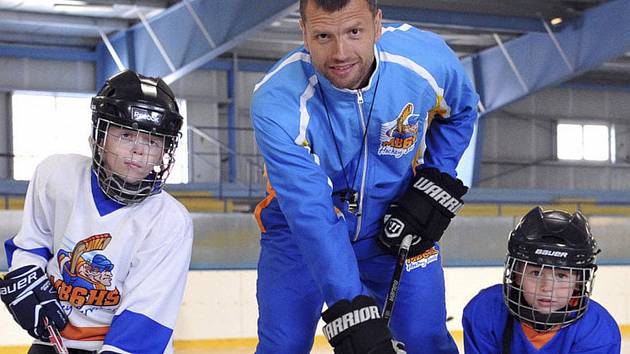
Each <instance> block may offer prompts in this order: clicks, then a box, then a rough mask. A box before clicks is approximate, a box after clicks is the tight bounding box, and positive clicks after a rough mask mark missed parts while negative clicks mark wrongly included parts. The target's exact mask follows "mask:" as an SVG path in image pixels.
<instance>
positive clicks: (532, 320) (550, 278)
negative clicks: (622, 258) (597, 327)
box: [503, 255, 595, 332]
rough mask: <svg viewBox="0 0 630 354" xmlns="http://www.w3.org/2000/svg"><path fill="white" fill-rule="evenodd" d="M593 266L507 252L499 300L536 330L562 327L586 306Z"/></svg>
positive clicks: (543, 330)
mask: <svg viewBox="0 0 630 354" xmlns="http://www.w3.org/2000/svg"><path fill="white" fill-rule="evenodd" d="M594 271H595V268H594V267H593V268H591V267H588V268H577V267H560V266H555V265H549V264H538V263H533V262H529V261H527V260H524V259H519V258H515V257H512V256H510V255H508V256H507V258H506V261H505V269H504V273H503V300H504V302H505V304H506V305H507V307H508V309H509V310H510V312H511V313H512V315H513V316H515V317H516V318H518V319H519V320H520V321H521V322H522V323H524V324H525V325H527V326H529V327H531V328H533V329H534V330H536V331H539V332H546V331H549V330H552V329H554V328H557V327H558V326H559V327H566V326H568V325H570V324H571V323H573V322H575V321H577V320H578V319H580V318H581V317H582V316H583V315H584V313H585V312H586V310H587V308H588V301H589V298H590V296H591V293H592V289H593V279H594Z"/></svg>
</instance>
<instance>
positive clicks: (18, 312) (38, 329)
mask: <svg viewBox="0 0 630 354" xmlns="http://www.w3.org/2000/svg"><path fill="white" fill-rule="evenodd" d="M0 299H2V302H4V304H5V305H7V308H8V309H9V312H10V313H11V314H12V315H13V319H15V321H16V322H17V323H18V324H19V325H20V326H21V327H22V328H24V329H25V330H27V331H28V334H30V335H31V336H33V337H35V338H38V339H40V340H44V341H48V337H49V334H48V331H47V330H46V327H45V326H44V317H47V318H48V321H49V322H50V324H51V325H53V326H54V327H57V329H58V330H59V331H61V330H63V328H64V327H65V326H66V324H68V316H66V313H65V312H64V311H63V309H62V308H61V304H60V303H59V300H57V290H55V288H54V287H53V286H52V284H51V283H50V280H49V279H48V276H47V275H46V273H44V270H43V269H42V268H40V267H38V266H35V265H27V266H24V267H20V268H18V269H16V270H14V271H12V272H10V273H8V274H7V275H6V276H5V277H4V280H0Z"/></svg>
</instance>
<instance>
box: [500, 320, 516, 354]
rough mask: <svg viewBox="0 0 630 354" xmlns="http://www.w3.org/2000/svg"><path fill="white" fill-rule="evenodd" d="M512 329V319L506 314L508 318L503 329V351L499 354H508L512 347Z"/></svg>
mask: <svg viewBox="0 0 630 354" xmlns="http://www.w3.org/2000/svg"><path fill="white" fill-rule="evenodd" d="M513 329H514V317H512V315H510V313H509V312H508V318H507V321H506V322H505V328H504V329H503V350H502V351H501V354H510V346H512V331H513Z"/></svg>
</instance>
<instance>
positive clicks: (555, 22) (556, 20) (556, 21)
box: [550, 17, 562, 26]
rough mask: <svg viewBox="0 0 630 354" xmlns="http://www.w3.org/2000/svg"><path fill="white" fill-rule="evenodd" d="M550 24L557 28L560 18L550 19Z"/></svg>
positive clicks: (560, 21)
mask: <svg viewBox="0 0 630 354" xmlns="http://www.w3.org/2000/svg"><path fill="white" fill-rule="evenodd" d="M550 22H551V24H552V25H554V26H557V25H559V24H561V23H562V17H555V18H552V19H551V21H550Z"/></svg>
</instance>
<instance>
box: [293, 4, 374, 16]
mask: <svg viewBox="0 0 630 354" xmlns="http://www.w3.org/2000/svg"><path fill="white" fill-rule="evenodd" d="M309 1H312V2H314V3H315V5H316V6H317V7H319V8H320V9H323V10H324V11H326V12H335V11H339V10H341V9H343V8H344V7H346V6H347V5H348V3H349V2H350V1H351V0H300V16H302V21H304V20H306V13H305V12H306V5H307V4H308V2H309ZM365 1H367V3H368V6H369V7H370V11H371V12H372V15H376V1H377V0H365Z"/></svg>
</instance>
